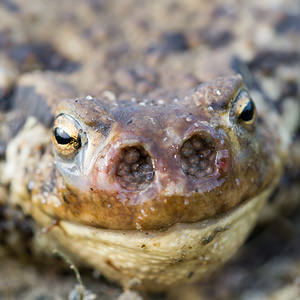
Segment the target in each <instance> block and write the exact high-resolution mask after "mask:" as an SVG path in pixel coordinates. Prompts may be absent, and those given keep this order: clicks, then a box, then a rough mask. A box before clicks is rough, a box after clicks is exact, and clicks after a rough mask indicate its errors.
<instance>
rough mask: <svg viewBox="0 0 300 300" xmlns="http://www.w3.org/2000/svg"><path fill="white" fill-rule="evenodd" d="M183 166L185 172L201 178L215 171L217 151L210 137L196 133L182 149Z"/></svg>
mask: <svg viewBox="0 0 300 300" xmlns="http://www.w3.org/2000/svg"><path fill="white" fill-rule="evenodd" d="M180 158H181V167H182V170H183V172H184V173H185V174H187V175H190V176H193V177H196V178H200V177H203V176H207V175H210V174H212V173H213V172H214V165H215V158H216V151H215V147H214V145H213V142H212V141H211V139H210V138H209V137H205V136H202V135H200V134H194V135H193V136H191V137H190V138H189V139H187V140H186V141H185V142H184V143H183V145H182V147H181V149H180Z"/></svg>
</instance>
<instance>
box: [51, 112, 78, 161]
mask: <svg viewBox="0 0 300 300" xmlns="http://www.w3.org/2000/svg"><path fill="white" fill-rule="evenodd" d="M80 131H81V130H80V125H79V124H78V122H76V120H74V119H73V118H72V117H70V116H67V115H59V116H58V117H57V118H56V120H55V122H54V127H53V135H52V141H53V144H54V146H55V150H56V152H57V153H58V154H59V155H60V156H63V157H65V158H71V157H73V156H74V155H75V154H76V153H77V151H78V150H79V148H80V147H81V136H80Z"/></svg>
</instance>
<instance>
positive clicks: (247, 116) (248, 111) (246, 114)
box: [240, 101, 255, 122]
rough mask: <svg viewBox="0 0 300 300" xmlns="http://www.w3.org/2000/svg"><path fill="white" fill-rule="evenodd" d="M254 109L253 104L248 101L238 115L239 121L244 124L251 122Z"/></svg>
mask: <svg viewBox="0 0 300 300" xmlns="http://www.w3.org/2000/svg"><path fill="white" fill-rule="evenodd" d="M254 109H255V107H254V103H253V102H252V101H249V102H248V103H247V105H246V106H245V107H244V109H243V111H242V113H241V114H240V119H242V120H243V121H246V122H247V121H251V120H252V118H253V115H254Z"/></svg>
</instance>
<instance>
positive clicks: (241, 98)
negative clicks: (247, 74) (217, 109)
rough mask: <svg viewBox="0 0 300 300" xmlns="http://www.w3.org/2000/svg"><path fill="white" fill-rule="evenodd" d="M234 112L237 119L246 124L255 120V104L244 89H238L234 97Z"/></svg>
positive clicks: (250, 123)
mask: <svg viewBox="0 0 300 300" xmlns="http://www.w3.org/2000/svg"><path fill="white" fill-rule="evenodd" d="M235 114H236V116H237V118H238V120H240V121H241V122H243V123H244V124H247V125H252V124H254V122H255V120H256V108H255V104H254V102H253V100H252V99H251V97H250V95H249V93H248V92H247V91H246V90H242V91H240V92H239V94H238V96H237V97H236V99H235Z"/></svg>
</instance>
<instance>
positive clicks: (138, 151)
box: [116, 146, 154, 190]
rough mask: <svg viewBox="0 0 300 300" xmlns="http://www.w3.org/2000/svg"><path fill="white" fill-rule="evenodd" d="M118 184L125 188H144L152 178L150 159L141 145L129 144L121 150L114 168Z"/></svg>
mask: <svg viewBox="0 0 300 300" xmlns="http://www.w3.org/2000/svg"><path fill="white" fill-rule="evenodd" d="M116 178H117V180H118V182H119V184H120V185H121V186H122V187H123V188H125V189H127V190H141V189H144V188H146V187H147V186H148V185H149V184H150V183H151V182H152V181H153V178H154V170H153V165H152V160H151V157H150V155H149V154H148V152H147V151H146V150H145V149H144V148H143V147H142V146H129V147H125V148H123V149H122V150H121V153H120V158H119V162H118V164H117V169H116Z"/></svg>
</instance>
